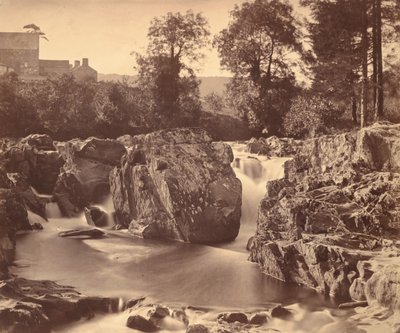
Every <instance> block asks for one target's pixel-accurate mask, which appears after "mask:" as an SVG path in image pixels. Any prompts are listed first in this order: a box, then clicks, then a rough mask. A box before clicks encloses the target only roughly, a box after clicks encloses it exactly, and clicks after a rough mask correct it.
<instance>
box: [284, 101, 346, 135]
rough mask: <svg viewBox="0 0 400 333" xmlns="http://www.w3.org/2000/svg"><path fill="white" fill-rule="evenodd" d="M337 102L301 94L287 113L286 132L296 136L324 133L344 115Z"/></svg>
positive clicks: (285, 119) (285, 120) (285, 118)
mask: <svg viewBox="0 0 400 333" xmlns="http://www.w3.org/2000/svg"><path fill="white" fill-rule="evenodd" d="M342 114H343V112H342V111H340V110H339V109H338V108H337V106H336V105H335V104H333V103H332V102H331V101H329V100H328V99H326V98H322V97H318V96H317V97H306V96H299V97H297V98H295V99H294V100H293V102H292V105H291V107H290V110H289V112H288V113H287V114H286V115H285V117H284V121H283V127H284V131H285V134H286V135H288V136H293V137H296V138H304V137H313V136H315V135H318V134H324V133H327V132H328V131H329V129H331V128H332V127H335V125H336V123H337V122H338V120H339V119H340V117H341V116H342Z"/></svg>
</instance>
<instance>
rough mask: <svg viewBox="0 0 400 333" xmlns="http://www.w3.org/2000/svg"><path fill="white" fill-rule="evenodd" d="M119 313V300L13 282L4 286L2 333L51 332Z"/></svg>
mask: <svg viewBox="0 0 400 333" xmlns="http://www.w3.org/2000/svg"><path fill="white" fill-rule="evenodd" d="M117 310H118V299H114V298H101V297H88V296H84V295H81V294H80V293H78V292H77V291H76V290H75V289H74V288H72V287H69V286H62V285H59V284H57V283H55V282H52V281H33V280H27V279H23V278H12V279H8V280H4V281H1V282H0V331H1V332H9V333H20V332H26V333H45V332H49V333H50V332H51V328H52V327H54V326H56V325H61V324H66V323H70V322H73V321H77V320H79V319H81V318H87V319H90V318H92V317H93V316H94V314H95V313H109V312H116V311H117Z"/></svg>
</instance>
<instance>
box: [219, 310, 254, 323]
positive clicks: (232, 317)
mask: <svg viewBox="0 0 400 333" xmlns="http://www.w3.org/2000/svg"><path fill="white" fill-rule="evenodd" d="M218 319H219V320H223V321H226V322H227V323H234V322H239V323H242V324H247V323H248V322H249V320H248V318H247V316H246V314H244V313H243V312H227V313H221V314H219V315H218Z"/></svg>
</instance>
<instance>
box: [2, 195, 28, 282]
mask: <svg viewBox="0 0 400 333" xmlns="http://www.w3.org/2000/svg"><path fill="white" fill-rule="evenodd" d="M30 229H31V225H30V224H29V221H28V213H27V211H26V209H25V206H24V204H23V201H22V199H21V198H20V196H19V195H18V194H17V193H15V191H13V190H11V189H4V188H2V189H0V279H3V278H5V277H7V276H8V266H9V265H11V263H12V261H13V260H14V253H15V234H16V232H17V231H18V230H30Z"/></svg>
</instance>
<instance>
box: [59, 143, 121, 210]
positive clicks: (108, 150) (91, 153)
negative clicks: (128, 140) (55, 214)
mask: <svg viewBox="0 0 400 333" xmlns="http://www.w3.org/2000/svg"><path fill="white" fill-rule="evenodd" d="M59 150H60V152H61V155H62V156H63V158H64V159H65V164H64V166H63V168H62V170H61V173H60V175H59V176H58V179H57V183H56V186H55V188H54V197H55V199H56V201H57V203H58V205H59V207H60V209H61V211H62V213H63V214H64V215H66V216H72V215H74V214H75V213H76V212H78V211H80V210H82V209H83V207H85V206H87V205H88V204H90V203H91V202H94V201H96V200H98V199H99V198H101V197H102V196H104V195H105V194H107V193H109V173H110V171H111V170H112V168H113V167H114V166H115V165H117V164H119V162H120V159H121V157H122V156H123V155H124V154H125V153H126V150H125V148H124V146H123V145H122V144H121V143H119V142H118V141H115V140H101V139H97V138H88V139H86V140H84V141H81V140H78V139H74V140H71V141H68V142H66V143H65V145H64V146H60V147H59Z"/></svg>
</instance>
